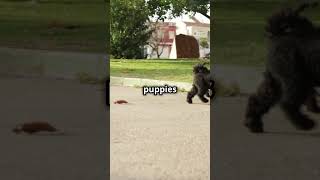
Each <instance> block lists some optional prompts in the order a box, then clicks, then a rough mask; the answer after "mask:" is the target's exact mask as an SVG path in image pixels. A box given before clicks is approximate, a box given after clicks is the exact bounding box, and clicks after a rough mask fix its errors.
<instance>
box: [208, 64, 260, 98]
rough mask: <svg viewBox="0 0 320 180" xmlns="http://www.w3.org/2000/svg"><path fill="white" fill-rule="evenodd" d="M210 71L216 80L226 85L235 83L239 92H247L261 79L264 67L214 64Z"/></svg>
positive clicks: (253, 89) (252, 89)
mask: <svg viewBox="0 0 320 180" xmlns="http://www.w3.org/2000/svg"><path fill="white" fill-rule="evenodd" d="M212 71H213V73H214V76H215V78H216V79H217V80H220V81H221V82H222V83H224V84H227V85H228V84H232V83H236V84H238V85H239V87H240V91H241V93H244V94H248V93H252V92H254V91H255V90H256V87H257V86H258V84H259V82H260V81H261V80H262V75H263V74H262V73H263V72H264V67H246V66H236V65H222V64H214V65H213V68H212Z"/></svg>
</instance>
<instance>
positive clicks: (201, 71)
mask: <svg viewBox="0 0 320 180" xmlns="http://www.w3.org/2000/svg"><path fill="white" fill-rule="evenodd" d="M193 74H194V75H193V84H192V89H191V91H189V92H188V95H187V102H188V103H189V104H191V103H192V98H193V97H194V96H195V95H198V97H199V98H200V100H201V101H202V102H204V103H207V102H208V101H209V100H208V99H207V98H205V95H206V96H207V97H209V98H210V99H212V98H213V97H214V96H215V90H214V80H213V79H212V78H211V76H210V70H209V69H208V68H207V67H205V64H197V65H195V66H194V67H193Z"/></svg>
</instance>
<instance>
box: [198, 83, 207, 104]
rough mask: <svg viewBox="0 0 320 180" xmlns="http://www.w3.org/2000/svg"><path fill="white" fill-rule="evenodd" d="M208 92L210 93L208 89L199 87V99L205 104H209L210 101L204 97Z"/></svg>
mask: <svg viewBox="0 0 320 180" xmlns="http://www.w3.org/2000/svg"><path fill="white" fill-rule="evenodd" d="M207 92H208V88H204V87H199V91H198V97H199V98H200V100H201V101H202V102H204V103H207V102H209V100H208V99H207V98H205V97H204V96H205V95H206V93H207Z"/></svg>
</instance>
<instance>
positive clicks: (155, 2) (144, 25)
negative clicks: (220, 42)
mask: <svg viewBox="0 0 320 180" xmlns="http://www.w3.org/2000/svg"><path fill="white" fill-rule="evenodd" d="M209 9H210V0H111V37H110V40H111V54H112V55H113V56H114V57H115V58H142V57H143V52H142V49H143V47H144V46H145V45H147V44H148V40H149V38H150V37H151V35H152V32H154V31H155V30H156V28H152V27H148V24H149V25H150V24H151V22H150V17H155V18H156V20H155V23H158V22H159V21H162V22H163V21H164V20H165V19H167V18H170V17H177V16H180V15H182V14H187V13H190V12H191V13H200V14H202V15H204V16H206V17H207V18H210V15H208V12H209ZM168 11H170V12H171V13H170V14H168V13H167V12H168ZM149 45H150V44H149Z"/></svg>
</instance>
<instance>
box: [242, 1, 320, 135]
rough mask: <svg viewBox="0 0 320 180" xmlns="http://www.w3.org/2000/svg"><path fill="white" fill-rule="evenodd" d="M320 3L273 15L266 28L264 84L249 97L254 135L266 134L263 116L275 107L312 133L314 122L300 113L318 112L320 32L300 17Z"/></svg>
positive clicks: (247, 123) (248, 118) (249, 120)
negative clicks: (303, 109) (305, 107)
mask: <svg viewBox="0 0 320 180" xmlns="http://www.w3.org/2000/svg"><path fill="white" fill-rule="evenodd" d="M316 5H317V3H309V4H307V3H304V4H301V5H300V6H299V7H297V8H295V9H293V8H288V9H283V10H281V11H280V12H277V13H275V14H273V15H272V16H271V17H270V18H269V19H268V20H267V25H266V28H265V30H266V33H267V36H268V40H269V47H268V58H267V63H266V71H265V74H264V81H263V82H262V83H261V84H260V86H259V87H258V89H257V92H256V93H255V94H253V95H251V96H250V97H249V100H248V105H247V109H246V120H245V126H246V127H248V128H249V130H250V131H251V132H255V133H261V132H263V131H264V129H263V122H262V116H263V115H264V114H265V113H267V112H268V111H269V109H270V108H271V107H273V106H274V105H275V104H277V103H280V106H281V108H282V110H283V111H284V112H285V114H286V115H287V117H288V118H289V119H290V120H291V122H292V123H293V125H294V126H295V127H296V128H297V129H300V130H311V129H313V128H314V127H315V122H314V121H313V120H312V119H310V118H309V117H308V116H306V115H305V114H303V113H302V112H301V107H302V105H303V104H305V105H306V106H307V109H308V110H309V111H313V112H319V107H318V105H317V102H316V99H315V98H316V91H315V89H314V88H315V87H317V86H319V85H320V30H319V28H318V27H316V26H315V25H314V24H313V23H312V22H311V21H310V20H309V19H308V18H306V17H304V16H302V15H301V14H300V13H301V12H302V11H303V10H305V9H306V8H308V7H314V6H316Z"/></svg>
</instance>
